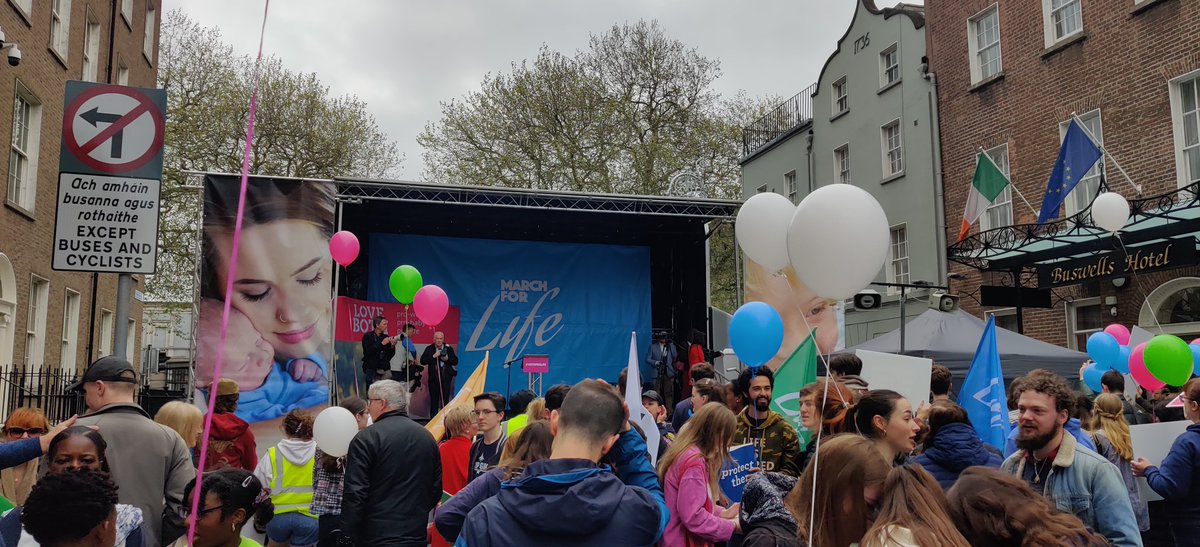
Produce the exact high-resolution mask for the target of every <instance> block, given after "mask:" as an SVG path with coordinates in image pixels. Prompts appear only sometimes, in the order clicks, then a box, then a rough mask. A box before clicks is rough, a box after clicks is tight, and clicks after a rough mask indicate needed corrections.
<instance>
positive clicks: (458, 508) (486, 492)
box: [433, 467, 505, 541]
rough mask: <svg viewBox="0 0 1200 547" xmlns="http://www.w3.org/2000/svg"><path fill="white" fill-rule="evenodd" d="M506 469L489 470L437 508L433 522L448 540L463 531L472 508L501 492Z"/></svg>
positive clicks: (452, 539) (451, 539)
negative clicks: (464, 523)
mask: <svg viewBox="0 0 1200 547" xmlns="http://www.w3.org/2000/svg"><path fill="white" fill-rule="evenodd" d="M504 473H505V471H504V470H503V469H500V468H499V467H497V468H493V469H491V470H489V471H488V472H487V473H484V474H482V475H480V476H478V477H475V480H473V481H471V482H469V483H467V485H466V486H464V487H463V489H462V490H459V491H458V493H457V494H455V495H454V497H452V498H450V500H449V501H447V502H446V503H443V504H442V505H441V506H440V507H438V508H437V513H435V514H434V516H433V524H434V525H435V526H437V530H438V533H439V534H441V535H442V537H443V538H446V541H454V539H455V538H457V537H458V534H459V532H461V531H462V527H463V522H465V521H466V520H467V515H468V514H470V513H471V510H472V509H474V508H476V507H478V506H479V504H481V503H483V502H484V501H485V500H487V499H488V498H490V497H492V496H495V495H496V494H499V493H500V484H501V483H502V482H503V480H504V479H503V477H504Z"/></svg>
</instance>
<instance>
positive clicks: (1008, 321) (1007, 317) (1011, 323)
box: [983, 308, 1017, 332]
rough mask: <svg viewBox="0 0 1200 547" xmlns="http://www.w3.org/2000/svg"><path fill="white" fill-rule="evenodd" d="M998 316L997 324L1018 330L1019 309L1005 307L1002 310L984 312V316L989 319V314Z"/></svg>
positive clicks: (1014, 330)
mask: <svg viewBox="0 0 1200 547" xmlns="http://www.w3.org/2000/svg"><path fill="white" fill-rule="evenodd" d="M989 314H990V315H994V316H996V326H997V327H1000V328H1002V329H1007V330H1010V331H1013V332H1017V309H1016V308H1004V309H1001V310H989V311H986V312H984V314H983V318H984V320H987V316H988V315H989Z"/></svg>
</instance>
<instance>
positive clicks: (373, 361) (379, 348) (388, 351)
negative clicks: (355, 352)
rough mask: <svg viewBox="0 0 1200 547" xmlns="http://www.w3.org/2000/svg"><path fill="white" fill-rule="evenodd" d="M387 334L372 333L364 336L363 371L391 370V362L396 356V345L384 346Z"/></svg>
mask: <svg viewBox="0 0 1200 547" xmlns="http://www.w3.org/2000/svg"><path fill="white" fill-rule="evenodd" d="M384 338H387V333H383V334H381V335H380V334H375V331H370V332H368V333H366V334H364V335H363V339H362V346H363V370H389V369H391V368H392V364H391V360H392V357H394V356H395V355H396V344H387V345H384V344H383V339H384Z"/></svg>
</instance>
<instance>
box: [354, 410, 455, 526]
mask: <svg viewBox="0 0 1200 547" xmlns="http://www.w3.org/2000/svg"><path fill="white" fill-rule="evenodd" d="M441 497H442V460H441V457H440V456H439V455H438V448H437V443H436V442H434V441H433V437H432V436H430V435H429V432H428V431H426V430H425V428H423V427H421V426H420V425H417V423H416V422H414V421H412V420H410V419H409V418H408V416H406V415H405V414H404V412H402V411H393V412H388V413H386V414H384V415H383V416H380V417H379V420H378V421H376V422H375V423H374V424H373V425H371V426H370V427H368V428H366V429H364V430H362V431H360V432H358V434H357V435H355V436H354V440H353V441H351V442H350V451H349V453H348V454H347V455H346V490H345V493H344V494H343V495H342V530H343V531H344V532H345V533H346V534H347V535H349V536H350V539H351V540H353V542H354V544H355V545H362V546H366V545H370V546H372V547H417V546H420V547H425V546H426V545H428V542H427V541H426V537H427V534H426V531H425V526H426V523H427V522H428V521H429V512H430V511H432V510H433V508H434V506H435V505H437V502H438V500H440V499H441Z"/></svg>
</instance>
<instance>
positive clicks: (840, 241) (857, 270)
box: [735, 184, 890, 300]
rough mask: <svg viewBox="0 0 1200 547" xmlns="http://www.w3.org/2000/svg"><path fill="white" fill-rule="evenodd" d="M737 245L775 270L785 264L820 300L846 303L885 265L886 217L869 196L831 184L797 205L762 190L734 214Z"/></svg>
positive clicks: (887, 235)
mask: <svg viewBox="0 0 1200 547" xmlns="http://www.w3.org/2000/svg"><path fill="white" fill-rule="evenodd" d="M735 228H736V230H735V231H736V234H737V241H738V244H739V245H740V246H741V247H742V249H744V250H745V251H746V255H747V256H749V257H750V259H751V260H753V261H755V262H757V263H759V264H761V265H763V266H764V267H766V268H768V269H770V270H772V271H779V270H782V269H783V268H785V267H787V266H788V265H789V264H790V265H791V266H792V268H793V269H795V270H796V275H797V276H798V277H799V278H800V281H802V282H803V283H804V284H805V285H807V286H808V287H809V288H810V289H812V290H813V291H814V292H816V293H817V295H819V296H821V297H824V298H834V299H839V300H842V299H846V298H850V297H852V296H854V295H855V294H856V293H857V292H858V291H860V290H862V289H863V288H864V287H866V286H867V285H869V284H870V283H871V282H872V281H873V280H874V279H875V276H876V275H877V274H878V273H879V270H880V268H882V267H883V265H884V263H885V262H886V261H887V256H888V245H889V243H890V239H889V238H890V235H889V227H888V220H887V215H886V214H884V212H883V207H881V206H880V205H879V202H878V201H876V200H875V198H874V197H873V196H871V194H870V193H868V192H867V191H866V190H863V189H862V188H858V187H857V186H852V185H849V184H830V185H827V186H823V187H821V188H819V189H817V190H816V191H814V192H813V193H811V194H809V195H808V196H806V197H805V198H804V199H803V200H802V201H801V202H800V205H798V206H793V205H792V203H791V201H789V200H788V199H787V198H785V197H783V196H781V195H779V194H775V193H768V192H764V193H761V194H756V195H754V196H751V197H750V199H748V200H746V203H744V204H743V205H742V208H741V210H740V211H738V216H737V224H736V226H735Z"/></svg>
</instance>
